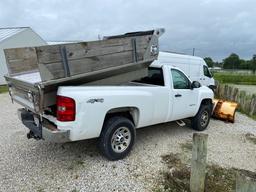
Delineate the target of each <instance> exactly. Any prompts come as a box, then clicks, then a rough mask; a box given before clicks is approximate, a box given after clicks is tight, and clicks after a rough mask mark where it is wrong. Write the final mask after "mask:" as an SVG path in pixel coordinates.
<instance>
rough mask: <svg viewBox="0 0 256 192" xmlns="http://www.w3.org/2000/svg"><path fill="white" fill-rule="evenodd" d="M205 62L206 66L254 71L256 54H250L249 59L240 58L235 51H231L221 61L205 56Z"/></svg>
mask: <svg viewBox="0 0 256 192" xmlns="http://www.w3.org/2000/svg"><path fill="white" fill-rule="evenodd" d="M204 60H205V62H206V63H207V65H208V67H222V68H223V69H247V70H252V71H253V73H255V71H256V54H255V55H253V56H252V58H251V59H250V60H244V59H240V57H239V55H237V54H236V53H231V54H230V55H229V56H228V57H227V58H225V59H223V61H222V62H215V61H213V60H212V58H211V57H205V58H204Z"/></svg>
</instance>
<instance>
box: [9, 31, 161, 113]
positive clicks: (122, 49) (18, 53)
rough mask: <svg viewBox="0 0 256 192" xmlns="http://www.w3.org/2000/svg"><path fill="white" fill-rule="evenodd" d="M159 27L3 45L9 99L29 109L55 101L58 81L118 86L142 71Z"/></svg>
mask: <svg viewBox="0 0 256 192" xmlns="http://www.w3.org/2000/svg"><path fill="white" fill-rule="evenodd" d="M162 33H163V29H159V30H151V31H145V32H133V33H127V34H124V35H119V36H111V37H106V38H105V39H104V40H100V41H92V42H80V43H73V44H66V45H49V46H42V47H29V48H16V49H7V50H5V55H6V60H7V65H8V69H9V75H6V76H5V79H6V81H7V84H8V86H9V91H10V95H11V97H12V99H13V100H14V101H16V102H18V103H20V104H21V105H23V106H24V107H25V108H28V109H29V110H31V111H33V112H34V113H38V114H41V115H42V114H43V112H44V110H45V109H47V108H48V107H51V106H53V105H55V102H56V94H57V90H58V87H59V86H75V85H118V84H121V83H124V82H128V81H132V80H135V79H139V78H141V77H144V76H146V75H147V68H148V66H149V65H150V64H151V63H152V62H153V61H154V60H155V59H156V58H157V56H158V53H159V50H158V38H159V36H160V35H161V34H162Z"/></svg>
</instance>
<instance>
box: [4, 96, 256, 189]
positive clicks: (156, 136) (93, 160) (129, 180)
mask: <svg viewBox="0 0 256 192" xmlns="http://www.w3.org/2000/svg"><path fill="white" fill-rule="evenodd" d="M19 107H20V106H19V105H17V104H12V103H11V101H10V98H9V95H8V94H0V108H1V110H0V130H1V134H0V191H7V192H8V191H10V192H15V191H40V192H48V191H51V192H52V191H104V192H107V191H115V192H117V191H122V192H123V191H140V192H141V191H151V190H152V188H153V186H154V185H155V184H156V182H157V179H158V178H159V173H160V171H161V170H163V168H164V164H163V162H162V159H161V156H162V155H166V154H169V153H182V152H183V151H182V148H181V144H182V143H186V142H188V141H192V135H193V133H194V132H195V131H193V130H191V129H190V128H188V126H185V127H179V126H177V125H176V123H173V122H172V123H167V124H162V125H156V126H151V127H147V128H142V129H139V130H138V131H137V139H136V143H135V146H134V148H133V150H132V152H131V153H130V155H129V156H128V157H127V158H125V159H123V160H119V161H115V162H111V161H108V160H106V159H105V158H104V157H102V156H101V155H100V153H99V150H98V148H97V140H96V139H92V140H86V141H79V142H73V143H65V144H54V143H48V142H45V141H35V140H32V139H31V140H28V139H27V138H26V133H27V131H28V130H27V128H25V127H24V126H23V125H22V123H21V122H20V121H19V119H18V117H17V112H16V110H17V109H18V108H19ZM205 133H207V134H209V138H208V162H209V163H215V164H218V165H220V166H225V167H236V168H241V169H247V170H250V171H256V163H255V162H256V145H255V144H254V143H252V142H250V141H247V139H246V137H245V135H246V134H247V133H250V134H254V135H256V121H254V120H252V119H250V118H248V117H246V116H244V115H242V114H240V113H237V115H236V122H235V123H234V124H232V123H225V122H222V121H219V120H214V119H212V120H211V122H210V124H209V127H208V129H207V130H206V131H205Z"/></svg>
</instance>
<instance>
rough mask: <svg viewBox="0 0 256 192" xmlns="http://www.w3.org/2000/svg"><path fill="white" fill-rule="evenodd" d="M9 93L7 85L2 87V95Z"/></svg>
mask: <svg viewBox="0 0 256 192" xmlns="http://www.w3.org/2000/svg"><path fill="white" fill-rule="evenodd" d="M7 91H8V87H7V86H5V85H0V93H5V92H7Z"/></svg>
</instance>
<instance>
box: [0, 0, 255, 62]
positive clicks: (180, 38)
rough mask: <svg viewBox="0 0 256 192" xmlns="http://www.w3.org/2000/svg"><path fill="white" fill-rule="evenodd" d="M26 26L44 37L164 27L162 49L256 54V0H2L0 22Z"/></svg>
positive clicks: (78, 37) (0, 24)
mask: <svg viewBox="0 0 256 192" xmlns="http://www.w3.org/2000/svg"><path fill="white" fill-rule="evenodd" d="M20 26H29V27H31V28H32V29H33V30H35V31H36V32H37V33H38V34H39V35H40V36H41V37H42V38H43V39H45V40H46V41H73V40H83V41H90V40H96V39H98V36H99V35H100V36H101V37H102V36H108V35H116V34H122V33H126V32H131V31H141V30H151V29H154V28H165V30H166V32H165V34H164V35H163V36H162V37H161V38H160V49H161V50H163V51H173V52H179V53H185V54H192V50H193V48H195V55H197V56H200V57H207V56H210V57H212V58H213V59H214V60H218V61H221V60H222V59H223V58H225V57H227V56H228V55H230V53H233V52H234V53H237V54H238V55H239V56H240V57H241V58H243V59H250V58H251V57H252V55H253V54H256V1H255V0H186V1H185V0H155V1H152V0H151V1H150V0H91V1H89V0H73V1H69V0H26V1H24V0H16V1H14V0H0V27H20Z"/></svg>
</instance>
